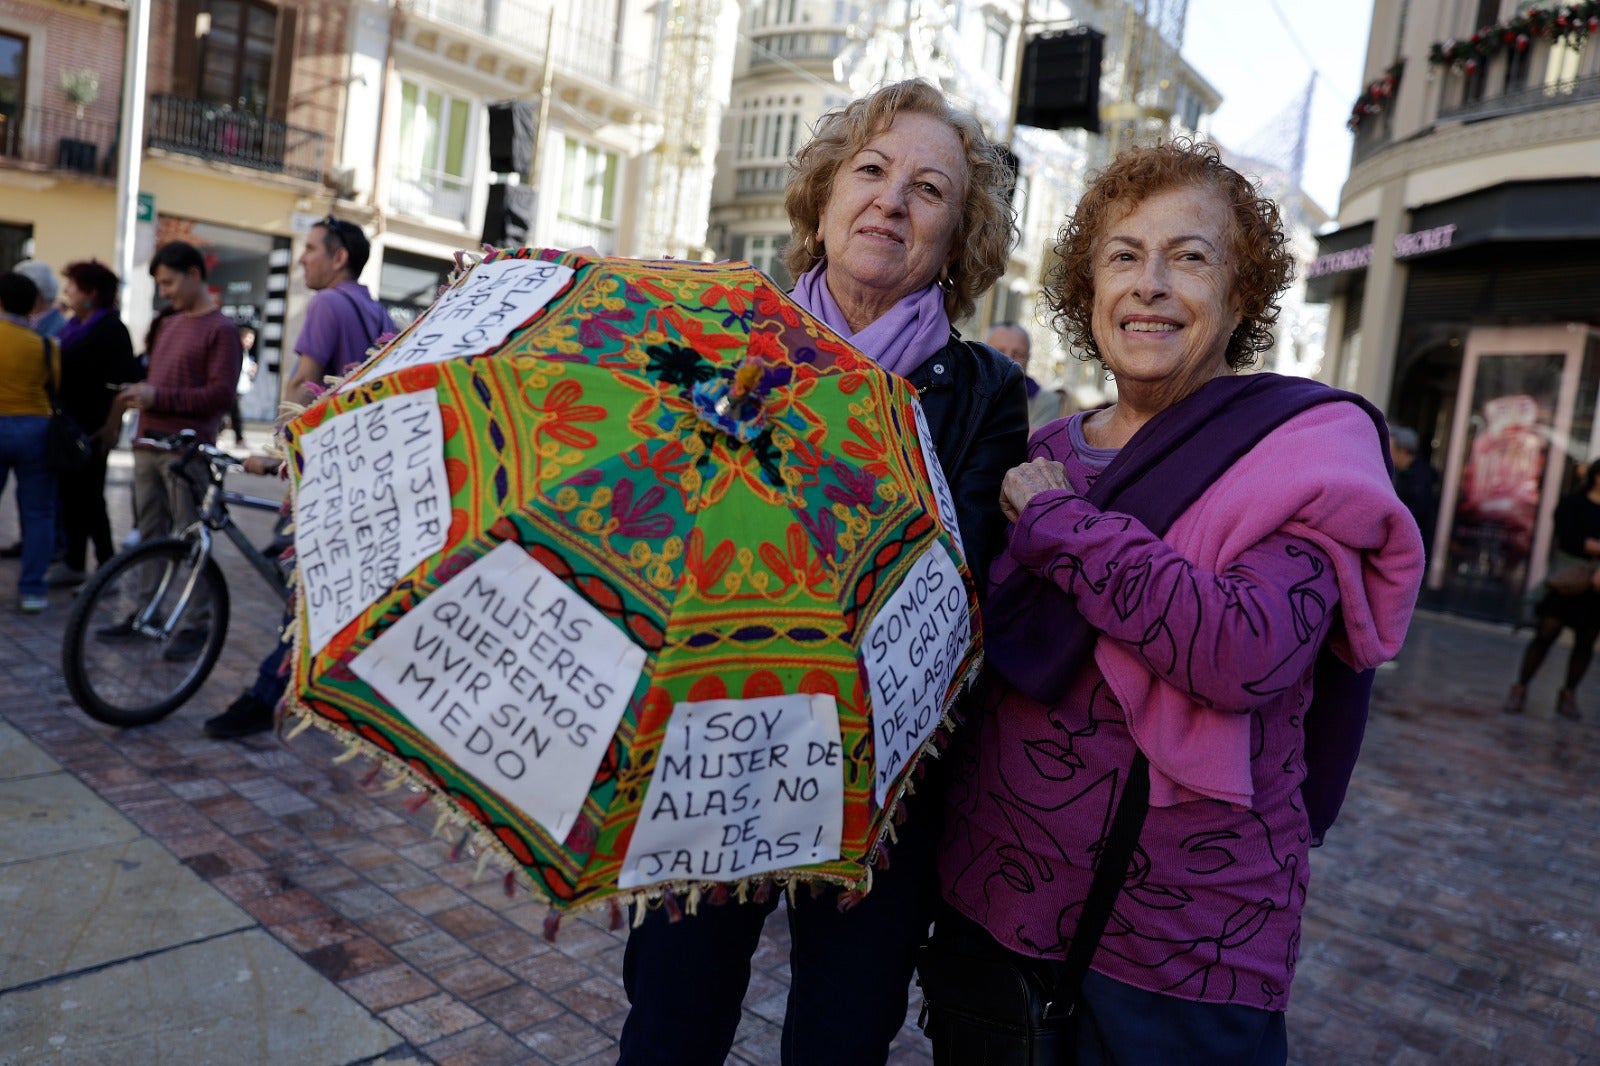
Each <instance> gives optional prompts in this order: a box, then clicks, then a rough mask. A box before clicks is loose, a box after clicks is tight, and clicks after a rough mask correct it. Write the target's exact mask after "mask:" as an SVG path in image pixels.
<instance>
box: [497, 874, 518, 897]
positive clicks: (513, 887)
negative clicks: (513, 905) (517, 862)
mask: <svg viewBox="0 0 1600 1066" xmlns="http://www.w3.org/2000/svg"><path fill="white" fill-rule="evenodd" d="M500 887H501V889H502V890H503V891H504V892H505V894H506V899H512V898H514V897H515V896H516V894H517V872H516V871H515V870H507V871H506V876H505V878H504V879H503V880H502V881H501V883H500Z"/></svg>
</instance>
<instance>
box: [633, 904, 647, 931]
mask: <svg viewBox="0 0 1600 1066" xmlns="http://www.w3.org/2000/svg"><path fill="white" fill-rule="evenodd" d="M649 909H650V907H649V905H648V904H647V903H646V902H645V901H644V900H643V899H639V900H636V901H634V904H633V927H634V928H635V929H637V928H639V927H640V926H641V925H643V924H644V916H645V913H646V912H647V911H649Z"/></svg>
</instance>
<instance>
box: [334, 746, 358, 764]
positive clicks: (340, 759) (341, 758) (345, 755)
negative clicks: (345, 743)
mask: <svg viewBox="0 0 1600 1066" xmlns="http://www.w3.org/2000/svg"><path fill="white" fill-rule="evenodd" d="M360 754H361V745H360V744H352V745H350V746H349V747H348V748H346V749H344V750H343V751H341V752H340V753H339V754H337V755H335V756H334V757H333V765H335V766H343V765H344V764H345V763H347V762H349V761H351V760H352V759H354V758H355V757H356V756H358V755H360Z"/></svg>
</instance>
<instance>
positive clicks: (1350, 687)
mask: <svg viewBox="0 0 1600 1066" xmlns="http://www.w3.org/2000/svg"><path fill="white" fill-rule="evenodd" d="M1056 252H1057V255H1058V257H1059V258H1058V264H1057V266H1056V267H1055V269H1054V271H1053V273H1052V276H1051V278H1050V281H1049V284H1048V285H1047V289H1046V293H1047V296H1048V298H1049V300H1050V303H1051V306H1052V310H1053V311H1054V314H1055V319H1056V325H1057V327H1058V328H1059V329H1062V330H1063V331H1064V332H1065V334H1066V335H1067V337H1068V339H1069V340H1070V341H1071V343H1072V345H1073V346H1074V347H1075V348H1077V349H1078V350H1081V351H1085V352H1087V353H1088V354H1089V355H1091V356H1093V357H1094V358H1096V359H1098V360H1099V361H1100V362H1101V363H1102V365H1103V366H1104V367H1105V369H1106V370H1107V371H1109V372H1110V373H1111V375H1112V376H1113V377H1114V378H1115V380H1116V387H1117V391H1116V396H1117V398H1116V402H1115V403H1113V404H1112V405H1111V406H1109V407H1106V408H1102V409H1100V410H1094V411H1088V412H1083V413H1080V414H1077V415H1074V416H1072V417H1071V418H1068V419H1063V420H1061V421H1059V422H1057V423H1055V424H1053V425H1052V426H1051V427H1050V428H1049V429H1047V430H1045V431H1042V432H1041V433H1040V434H1038V435H1036V436H1035V438H1034V439H1033V441H1032V443H1031V445H1030V453H1031V460H1030V461H1029V462H1028V463H1026V464H1025V465H1022V466H1019V467H1016V468H1014V469H1013V470H1011V471H1010V472H1009V473H1008V474H1007V475H1006V478H1005V481H1004V483H1003V486H1002V490H1001V492H1002V494H1001V500H1000V506H1001V508H1002V509H1003V511H1004V512H1005V515H1006V517H1007V518H1008V519H1009V520H1010V522H1011V529H1010V536H1009V541H1008V546H1007V548H1006V550H1005V551H1004V552H1003V553H1002V555H1001V556H1000V557H999V558H998V559H997V560H996V562H995V565H994V567H993V568H992V570H991V573H990V577H991V583H992V587H993V588H994V592H993V593H992V595H991V597H990V600H989V602H988V603H987V604H986V606H985V610H984V620H985V640H986V646H987V650H988V655H989V663H990V671H989V674H988V677H987V680H986V682H985V692H984V693H983V695H982V698H981V699H980V700H979V701H978V705H977V707H976V708H975V709H973V710H971V711H970V712H969V715H968V721H967V724H966V725H965V726H964V727H963V728H962V729H961V730H959V731H958V732H957V734H956V736H955V738H954V742H953V751H952V753H951V754H952V760H951V761H952V763H953V767H952V778H953V779H952V782H951V786H950V789H949V791H948V793H947V801H946V823H945V831H944V836H943V839H942V841H941V851H940V857H939V873H940V881H941V887H942V892H943V899H944V902H945V905H946V907H945V910H944V912H943V913H942V914H941V916H940V917H939V919H938V921H937V923H936V928H935V933H934V947H935V948H938V949H940V950H946V951H949V950H955V951H958V952H965V953H967V955H968V956H969V957H972V958H978V959H988V960H991V961H992V960H1001V961H1003V962H1005V963H1008V964H1010V965H1011V966H1012V968H1013V969H1021V970H1023V971H1025V972H1027V973H1029V974H1031V975H1032V976H1031V979H1032V980H1034V981H1035V982H1036V983H1037V985H1038V986H1039V987H1042V988H1044V989H1046V990H1047V991H1046V997H1047V998H1048V997H1049V996H1050V995H1052V994H1056V993H1058V992H1061V991H1064V992H1065V993H1066V994H1067V995H1076V997H1077V999H1076V1004H1077V1005H1076V1009H1075V1011H1074V1012H1073V1016H1072V1018H1071V1019H1069V1020H1066V1021H1065V1022H1064V1023H1063V1024H1064V1025H1066V1026H1070V1028H1067V1029H1066V1030H1065V1031H1064V1032H1063V1036H1062V1039H1064V1040H1065V1041H1066V1043H1067V1044H1068V1045H1071V1046H1075V1047H1076V1050H1077V1053H1078V1058H1077V1059H1076V1060H1075V1061H1079V1062H1085V1063H1087V1062H1096V1063H1101V1062H1116V1063H1118V1064H1120V1066H1139V1064H1150V1066H1154V1064H1158V1063H1173V1062H1184V1063H1190V1064H1201V1063H1215V1064H1224V1063H1225V1064H1228V1066H1241V1064H1244V1066H1250V1064H1261V1066H1267V1064H1273V1066H1276V1064H1281V1063H1284V1062H1285V1061H1286V1059H1287V1054H1288V1052H1287V1035H1286V1031H1285V1025H1284V1012H1285V1009H1286V1007H1287V1006H1288V1002H1289V989H1290V983H1291V980H1292V979H1293V976H1294V968H1295V959H1296V956H1297V954H1298V951H1299V941H1300V914H1301V908H1302V907H1303V906H1304V905H1305V900H1306V889H1307V883H1308V853H1309V848H1310V847H1311V845H1312V844H1313V843H1314V842H1316V839H1317V838H1318V837H1320V833H1321V832H1322V831H1324V830H1325V829H1326V821H1327V816H1326V815H1325V814H1323V813H1322V805H1321V804H1320V803H1317V804H1314V803H1313V798H1314V797H1313V789H1312V787H1311V783H1310V782H1308V779H1307V775H1308V760H1309V761H1310V762H1311V763H1313V764H1317V763H1318V761H1319V759H1318V753H1317V752H1314V751H1312V750H1310V748H1309V747H1308V742H1307V735H1308V727H1307V722H1308V721H1311V720H1316V721H1318V722H1319V723H1322V722H1327V719H1329V718H1330V717H1331V722H1327V724H1328V725H1329V726H1331V729H1332V732H1333V733H1334V734H1336V735H1339V734H1342V736H1343V742H1344V743H1347V744H1353V745H1357V746H1358V745H1359V730H1360V725H1361V724H1362V723H1364V721H1365V719H1364V717H1363V716H1364V713H1365V706H1366V695H1367V694H1368V693H1370V674H1367V673H1364V672H1365V671H1370V670H1371V669H1372V668H1374V667H1376V666H1377V665H1378V664H1379V663H1382V662H1384V661H1385V660H1387V659H1389V658H1391V657H1393V656H1394V655H1395V654H1396V652H1397V651H1398V650H1399V648H1400V645H1401V642H1402V640H1403V639H1404V636H1405V632H1406V627H1407V625H1408V624H1409V621H1410V617H1411V610H1412V605H1413V603H1414V601H1415V596H1416V591H1417V588H1418V585H1419V583H1420V581H1421V578H1422V571H1423V562H1422V544H1421V540H1420V538H1419V536H1418V533H1417V526H1416V523H1415V522H1414V521H1412V519H1411V516H1410V514H1409V513H1408V512H1407V511H1406V509H1405V507H1404V506H1403V505H1402V504H1401V502H1400V501H1399V500H1398V499H1397V498H1396V496H1395V493H1394V489H1393V487H1392V486H1391V483H1390V479H1389V473H1388V468H1387V465H1386V464H1387V458H1386V456H1387V452H1386V447H1387V443H1386V440H1385V429H1384V425H1383V420H1382V416H1381V415H1379V414H1378V413H1377V412H1376V411H1375V410H1374V409H1372V408H1370V406H1369V405H1366V404H1365V401H1362V400H1360V398H1359V397H1355V396H1353V395H1350V394H1348V393H1341V392H1337V391H1336V390H1333V389H1328V388H1326V387H1324V386H1321V385H1318V384H1316V383H1314V382H1308V381H1304V380H1295V379H1289V378H1280V377H1277V376H1276V375H1270V374H1262V375H1243V374H1241V371H1243V370H1245V369H1246V368H1248V367H1249V366H1250V365H1251V364H1252V363H1253V362H1254V359H1255V356H1256V355H1257V353H1259V352H1262V351H1266V350H1268V349H1270V347H1271V346H1272V334H1271V326H1272V324H1273V323H1274V321H1275V320H1276V318H1277V314H1278V306H1277V300H1278V299H1279V297H1280V295H1281V294H1282V292H1283V291H1284V289H1285V288H1286V287H1287V285H1288V283H1289V280H1290V277H1291V273H1292V265H1291V260H1290V257H1289V251H1288V248H1287V247H1286V245H1285V241H1284V235H1283V232H1282V228H1281V224H1280V220H1279V216H1278V211H1277V208H1276V207H1275V206H1274V205H1273V204H1272V202H1271V201H1270V200H1268V199H1265V198H1263V197H1262V196H1260V194H1259V193H1258V192H1257V190H1256V189H1255V187H1254V186H1253V185H1252V184H1251V183H1250V182H1249V181H1248V180H1247V179H1245V178H1244V177H1243V176H1241V175H1240V174H1239V173H1238V172H1236V171H1234V170H1233V169H1231V168H1230V167H1228V166H1226V165H1225V164H1223V162H1222V161H1221V159H1220V158H1219V156H1218V153H1217V151H1216V149H1215V148H1214V147H1213V146H1211V145H1208V144H1191V143H1188V142H1184V141H1179V142H1175V143H1170V144H1163V145H1159V146H1154V147H1136V148H1130V149H1128V150H1126V151H1124V152H1123V153H1121V154H1120V155H1119V156H1118V157H1117V158H1116V159H1115V161H1114V162H1113V163H1112V164H1111V165H1110V166H1109V167H1107V168H1106V170H1104V171H1103V172H1102V173H1101V174H1099V175H1098V176H1097V178H1096V179H1095V180H1094V181H1093V183H1092V184H1091V185H1090V187H1089V189H1088V191H1087V192H1086V193H1085V195H1084V196H1083V198H1082V199H1081V200H1080V201H1079V202H1078V206H1077V208H1076V210H1075V212H1074V214H1073V216H1072V217H1071V218H1070V219H1069V220H1068V221H1067V223H1066V225H1065V226H1064V228H1063V230H1062V232H1061V236H1060V239H1059V243H1058V244H1057V247H1056ZM1129 471H1140V473H1136V474H1132V475H1130V474H1129ZM1113 486H1114V487H1113ZM1174 501H1182V502H1181V503H1178V504H1176V505H1175V503H1174ZM1074 648H1077V649H1081V655H1077V656H1075V655H1073V654H1072V651H1071V649H1074ZM1324 656H1328V657H1329V659H1330V661H1329V662H1328V663H1324V662H1323V658H1324ZM1325 666H1326V667H1327V668H1328V669H1329V670H1330V671H1334V672H1338V673H1340V674H1341V676H1342V677H1343V678H1344V681H1343V682H1341V684H1340V685H1335V684H1333V683H1332V682H1330V683H1329V691H1328V692H1327V693H1322V692H1318V693H1316V695H1317V696H1324V695H1326V696H1328V697H1329V698H1330V699H1331V698H1333V697H1335V696H1338V695H1339V694H1340V693H1345V694H1346V695H1345V697H1342V701H1336V702H1335V705H1334V706H1331V707H1327V708H1323V709H1320V710H1319V708H1318V707H1317V706H1315V705H1313V695H1314V694H1313V685H1312V681H1313V676H1314V675H1315V676H1316V678H1317V679H1318V687H1319V688H1320V687H1321V684H1322V681H1321V679H1322V678H1323V676H1324V674H1323V670H1324V668H1325ZM1330 676H1332V675H1331V674H1330ZM1363 683H1364V684H1365V685H1367V686H1369V687H1366V688H1362V687H1361V685H1362V684H1363ZM1342 686H1343V687H1342ZM1352 692H1353V693H1354V694H1353V695H1351V694H1350V693H1352ZM1308 707H1309V710H1308ZM1319 715H1320V716H1322V717H1321V718H1318V717H1317V716H1319ZM1352 732H1354V734H1355V736H1354V738H1353V740H1352V738H1351V737H1350V735H1349V734H1351V733H1352ZM1319 743H1321V742H1319ZM1347 758H1348V762H1347V764H1346V765H1345V766H1344V767H1343V773H1344V775H1345V776H1344V777H1343V778H1341V779H1340V780H1339V782H1338V784H1337V789H1336V791H1337V792H1338V797H1337V798H1336V800H1335V804H1334V805H1335V806H1336V805H1337V799H1338V798H1342V794H1343V787H1344V783H1345V781H1347V780H1348V776H1347V775H1348V771H1349V766H1350V764H1353V759H1354V747H1353V746H1352V747H1349V749H1348V755H1347ZM1135 781H1138V782H1139V785H1138V787H1134V785H1133V784H1132V782H1135ZM1146 781H1147V785H1148V800H1147V802H1145V801H1143V800H1142V794H1143V790H1144V787H1145V782H1146ZM1125 792H1127V793H1129V794H1131V795H1133V796H1134V797H1135V798H1134V799H1133V800H1131V801H1130V804H1129V809H1132V810H1134V811H1135V812H1136V813H1137V815H1139V816H1142V818H1143V822H1142V826H1138V823H1137V822H1135V823H1134V824H1135V825H1136V826H1137V827H1136V828H1135V829H1134V830H1133V832H1132V833H1125V834H1124V839H1128V838H1131V839H1132V841H1133V843H1132V844H1131V845H1130V846H1129V850H1127V851H1124V853H1123V858H1122V860H1121V862H1120V863H1117V861H1116V860H1112V862H1113V865H1112V866H1110V867H1108V873H1109V876H1108V877H1106V878H1103V881H1104V883H1105V884H1107V885H1109V886H1110V898H1111V900H1112V902H1111V904H1110V907H1109V920H1107V921H1105V923H1104V927H1103V933H1100V934H1099V935H1098V948H1097V950H1093V952H1092V954H1091V955H1090V956H1089V961H1088V963H1087V966H1088V969H1087V973H1086V974H1085V975H1084V976H1083V977H1082V979H1081V983H1079V984H1078V986H1077V987H1076V988H1069V989H1065V990H1062V989H1060V987H1059V983H1060V981H1061V974H1062V973H1063V971H1064V969H1065V968H1066V967H1065V966H1064V964H1063V962H1062V960H1063V959H1064V958H1067V957H1068V955H1069V951H1070V949H1071V946H1072V944H1073V942H1074V940H1075V938H1076V937H1077V936H1078V934H1079V933H1080V931H1081V932H1082V933H1083V935H1084V936H1085V937H1086V944H1093V943H1095V937H1096V935H1097V934H1096V931H1095V930H1094V929H1093V928H1092V927H1090V928H1084V929H1082V930H1080V926H1079V922H1080V917H1081V915H1082V914H1083V913H1084V912H1085V910H1086V901H1088V899H1089V898H1090V886H1091V883H1092V881H1093V877H1094V872H1095V868H1096V864H1097V862H1098V860H1099V857H1100V856H1101V855H1102V854H1103V853H1104V852H1105V851H1106V850H1107V849H1108V848H1110V847H1111V845H1110V843H1109V841H1110V840H1111V838H1112V836H1113V834H1112V832H1111V827H1112V824H1113V820H1114V816H1115V814H1116V812H1117V811H1118V808H1119V805H1121V802H1122V800H1123V796H1124V793H1125ZM1089 924H1090V925H1091V926H1092V924H1094V923H1089ZM972 972H974V973H982V972H987V971H986V970H985V969H984V967H982V966H979V965H976V964H975V965H974V966H973V967H972ZM930 998H931V997H930ZM1063 1013H1064V1012H1063ZM939 1014H940V1012H939V1011H938V1010H937V1009H935V1011H934V1024H933V1025H932V1026H931V1027H930V1035H931V1036H932V1037H933V1040H934V1054H935V1061H936V1062H948V1063H956V1062H970V1061H980V1058H979V1057H978V1056H979V1054H980V1052H978V1051H975V1050H974V1049H976V1048H983V1047H984V1046H986V1045H985V1043H984V1042H985V1040H987V1039H989V1038H990V1037H991V1036H992V1033H991V1034H986V1033H985V1032H984V1031H983V1030H984V1028H985V1026H984V1023H983V1021H982V1020H981V1019H974V1017H973V1016H972V1015H971V1014H969V1013H966V1012H963V1011H959V1010H958V1011H954V1012H944V1016H943V1017H940V1016H939Z"/></svg>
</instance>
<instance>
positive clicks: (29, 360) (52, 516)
mask: <svg viewBox="0 0 1600 1066" xmlns="http://www.w3.org/2000/svg"><path fill="white" fill-rule="evenodd" d="M38 298H39V287H38V286H37V285H35V284H34V283H33V282H32V281H31V280H30V279H29V278H28V277H27V276H26V275H24V274H19V273H17V272H16V271H12V272H10V273H7V274H3V275H0V491H4V490H5V483H6V481H7V480H9V478H10V475H11V473H12V472H13V471H15V472H16V475H17V518H18V523H19V524H20V525H21V527H22V552H21V556H22V573H21V576H20V577H19V578H18V580H17V606H18V607H19V608H20V609H21V610H22V611H23V612H24V613H26V614H37V613H38V612H40V611H43V610H44V609H45V608H47V607H49V606H50V600H49V597H48V596H47V594H46V590H45V580H44V574H45V569H46V568H47V567H48V566H49V565H50V552H51V549H52V547H53V543H52V542H53V540H54V535H55V520H56V481H55V477H54V476H53V475H52V474H51V473H50V469H49V467H48V466H46V464H45V449H46V440H47V437H48V433H49V425H50V397H49V393H48V391H47V387H48V388H55V387H56V386H57V385H58V384H59V383H60V381H61V353H60V349H59V348H58V347H57V346H56V342H55V341H53V340H50V339H49V338H46V337H41V336H39V334H37V333H35V332H34V331H33V329H32V328H31V327H30V326H29V324H28V315H29V314H30V313H31V312H32V310H33V308H34V306H35V304H36V303H37V301H38Z"/></svg>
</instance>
